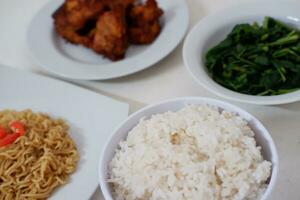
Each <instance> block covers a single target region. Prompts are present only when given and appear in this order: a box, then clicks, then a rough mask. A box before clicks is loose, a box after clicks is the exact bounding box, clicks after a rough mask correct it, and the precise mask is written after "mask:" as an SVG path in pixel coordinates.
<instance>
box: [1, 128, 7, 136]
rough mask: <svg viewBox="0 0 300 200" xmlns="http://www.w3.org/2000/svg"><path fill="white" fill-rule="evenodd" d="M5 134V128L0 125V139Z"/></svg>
mask: <svg viewBox="0 0 300 200" xmlns="http://www.w3.org/2000/svg"><path fill="white" fill-rule="evenodd" d="M6 135H7V133H6V130H5V128H3V127H2V126H0V139H2V138H4V137H5V136H6Z"/></svg>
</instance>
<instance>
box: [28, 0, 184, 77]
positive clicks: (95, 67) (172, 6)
mask: <svg viewBox="0 0 300 200" xmlns="http://www.w3.org/2000/svg"><path fill="white" fill-rule="evenodd" d="M157 2H158V4H159V6H160V7H161V8H162V9H163V10H164V15H163V16H162V18H161V23H162V31H161V33H160V35H159V36H158V37H157V38H156V40H155V41H154V42H153V43H152V44H149V45H131V46H130V47H129V48H128V50H127V52H126V55H125V58H124V59H123V60H120V61H116V62H112V61H110V60H109V59H106V58H104V57H103V56H102V55H99V54H96V53H94V52H93V51H92V50H90V49H87V48H85V47H82V46H79V45H73V44H70V43H67V42H65V41H64V40H63V39H61V38H60V37H59V36H58V35H57V34H56V33H55V30H54V26H53V20H52V17H51V15H52V13H53V12H54V11H55V10H56V9H57V8H58V7H59V6H60V5H61V4H62V3H63V0H51V1H50V2H49V3H48V4H46V6H45V7H43V8H42V9H41V10H40V11H39V12H38V13H37V14H36V15H35V17H34V18H33V20H32V21H31V23H30V25H29V28H28V32H27V40H28V41H27V42H28V45H29V49H30V51H31V54H32V56H33V58H34V59H35V61H36V62H37V64H39V65H40V66H41V67H43V68H44V69H46V70H47V71H49V72H52V73H54V74H57V75H59V76H62V77H65V78H71V79H82V80H105V79H112V78H117V77H121V76H125V75H129V74H132V73H135V72H138V71H141V70H143V69H145V68H147V67H150V66H151V65H153V64H155V63H157V62H158V61H160V60H161V59H163V58H164V57H166V56H167V55H168V54H169V53H170V52H171V51H172V50H173V49H174V48H175V47H176V46H177V45H178V44H179V43H180V41H181V40H182V39H183V37H184V35H185V32H186V30H187V28H188V22H189V15H188V8H187V5H186V2H185V0H172V1H170V0H157Z"/></svg>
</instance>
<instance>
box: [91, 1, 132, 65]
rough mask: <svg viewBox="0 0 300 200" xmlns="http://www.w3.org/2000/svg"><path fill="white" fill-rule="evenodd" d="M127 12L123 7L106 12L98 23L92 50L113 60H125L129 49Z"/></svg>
mask: <svg viewBox="0 0 300 200" xmlns="http://www.w3.org/2000/svg"><path fill="white" fill-rule="evenodd" d="M124 12H125V10H124V8H123V7H122V6H118V7H116V8H114V10H112V11H107V12H104V13H103V15H101V16H100V17H99V19H98V21H97V25H96V31H95V35H94V40H93V44H92V46H91V47H92V49H93V50H94V51H95V52H97V53H100V54H103V55H104V56H106V57H108V58H109V59H111V60H118V59H122V58H124V55H125V51H126V48H127V36H126V21H125V14H124Z"/></svg>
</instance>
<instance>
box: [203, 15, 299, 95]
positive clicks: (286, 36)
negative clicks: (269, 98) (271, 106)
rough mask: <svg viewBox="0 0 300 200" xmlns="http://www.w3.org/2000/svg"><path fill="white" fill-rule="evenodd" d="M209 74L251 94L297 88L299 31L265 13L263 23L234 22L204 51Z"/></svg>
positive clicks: (229, 87) (228, 86) (268, 93)
mask: <svg viewBox="0 0 300 200" xmlns="http://www.w3.org/2000/svg"><path fill="white" fill-rule="evenodd" d="M206 66H207V68H208V70H209V72H210V73H211V76H212V78H213V79H214V80H215V81H216V82H218V83H219V84H221V85H223V86H224V87H226V88H228V89H231V90H234V91H237V92H240V93H245V94H251V95H261V96H263V95H279V94H284V93H288V92H292V91H295V90H298V89H299V88H300V32H299V31H298V30H297V29H294V28H292V27H289V26H288V25H286V24H284V23H282V22H280V21H278V20H275V19H273V18H271V17H265V19H264V22H263V24H262V25H261V26H260V25H258V24H257V23H254V24H252V25H250V24H239V25H236V26H235V27H234V28H233V30H232V32H231V33H230V34H229V35H228V36H227V38H226V39H225V40H223V41H222V42H221V43H220V44H218V45H217V46H215V47H213V48H212V49H211V50H209V51H208V53H207V55H206Z"/></svg>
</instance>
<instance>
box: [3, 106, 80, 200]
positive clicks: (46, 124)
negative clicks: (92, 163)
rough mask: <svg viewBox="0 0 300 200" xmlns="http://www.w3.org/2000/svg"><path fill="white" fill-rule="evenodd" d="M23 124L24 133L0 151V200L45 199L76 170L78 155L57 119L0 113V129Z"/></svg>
mask: <svg viewBox="0 0 300 200" xmlns="http://www.w3.org/2000/svg"><path fill="white" fill-rule="evenodd" d="M14 120H18V121H21V122H23V123H24V124H25V128H26V132H25V135H24V136H21V137H19V138H18V139H17V140H16V141H15V142H14V143H13V144H10V145H7V146H4V147H1V148H0V200H23V199H24V200H26V199H32V200H33V199H47V198H48V197H49V196H50V195H51V193H52V191H53V190H54V189H55V188H56V187H58V186H60V185H63V184H65V183H66V181H67V180H68V177H69V175H70V174H72V173H73V172H74V171H75V170H76V165H77V162H78V160H79V154H78V151H77V149H76V146H75V143H74V141H73V140H72V139H71V138H70V136H69V135H68V129H69V127H68V125H67V124H66V123H65V122H64V121H63V120H61V119H51V118H50V117H49V116H47V115H45V114H40V113H34V112H32V111H31V110H25V111H21V112H17V111H12V110H4V111H0V125H1V126H3V127H6V128H8V125H9V123H10V122H11V121H14Z"/></svg>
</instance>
